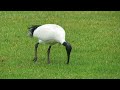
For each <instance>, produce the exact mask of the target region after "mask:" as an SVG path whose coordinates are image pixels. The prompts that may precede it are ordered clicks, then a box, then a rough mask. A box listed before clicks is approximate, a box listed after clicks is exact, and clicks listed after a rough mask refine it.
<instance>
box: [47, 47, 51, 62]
mask: <svg viewBox="0 0 120 90" xmlns="http://www.w3.org/2000/svg"><path fill="white" fill-rule="evenodd" d="M50 49H51V46H49V48H48V51H47V54H48V64H49V63H50Z"/></svg>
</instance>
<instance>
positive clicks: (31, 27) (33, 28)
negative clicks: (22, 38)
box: [28, 25, 40, 37]
mask: <svg viewBox="0 0 120 90" xmlns="http://www.w3.org/2000/svg"><path fill="white" fill-rule="evenodd" d="M39 26H40V25H32V26H30V27H28V29H29V32H28V34H29V36H31V37H33V33H34V31H35V29H36V28H38V27H39Z"/></svg>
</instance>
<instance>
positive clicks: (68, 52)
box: [63, 42, 72, 64]
mask: <svg viewBox="0 0 120 90" xmlns="http://www.w3.org/2000/svg"><path fill="white" fill-rule="evenodd" d="M63 45H64V46H65V47H66V52H67V57H68V59H67V64H68V63H69V60H70V53H71V50H72V46H71V45H70V44H69V43H68V42H64V43H63Z"/></svg>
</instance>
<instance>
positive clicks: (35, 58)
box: [33, 43, 39, 62]
mask: <svg viewBox="0 0 120 90" xmlns="http://www.w3.org/2000/svg"><path fill="white" fill-rule="evenodd" d="M38 44H39V43H36V44H35V57H34V59H33V61H34V62H36V61H37V48H38Z"/></svg>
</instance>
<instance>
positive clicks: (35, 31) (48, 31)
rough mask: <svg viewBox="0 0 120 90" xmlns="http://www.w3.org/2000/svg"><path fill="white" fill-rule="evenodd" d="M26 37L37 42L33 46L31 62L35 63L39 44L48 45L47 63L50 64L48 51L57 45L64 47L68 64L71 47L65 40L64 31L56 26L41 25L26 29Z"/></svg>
mask: <svg viewBox="0 0 120 90" xmlns="http://www.w3.org/2000/svg"><path fill="white" fill-rule="evenodd" d="M28 35H29V36H30V37H36V38H38V42H37V43H36V44H35V47H34V49H35V56H34V59H33V61H34V62H36V61H37V59H38V57H37V48H38V45H39V44H42V43H45V44H48V45H49V47H48V50H47V63H48V64H50V50H51V47H52V46H53V45H55V44H57V43H59V44H61V45H63V46H65V49H66V53H67V63H66V64H69V60H70V54H71V51H72V46H71V44H70V43H68V42H67V41H66V40H65V30H64V29H63V28H62V27H61V26H60V25H57V24H43V25H32V26H30V27H28Z"/></svg>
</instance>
